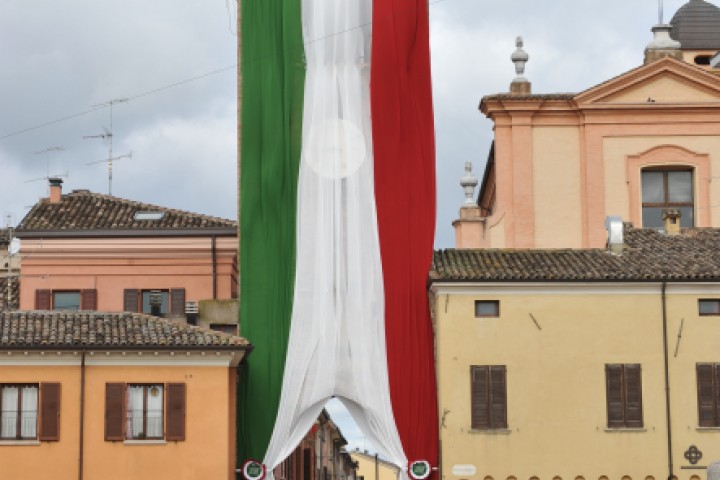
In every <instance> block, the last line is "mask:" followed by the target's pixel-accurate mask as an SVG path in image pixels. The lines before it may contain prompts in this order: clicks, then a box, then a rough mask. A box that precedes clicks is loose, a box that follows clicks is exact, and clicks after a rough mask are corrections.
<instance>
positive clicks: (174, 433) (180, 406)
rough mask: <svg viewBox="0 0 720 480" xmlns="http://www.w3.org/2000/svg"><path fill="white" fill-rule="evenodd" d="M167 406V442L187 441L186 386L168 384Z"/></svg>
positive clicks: (182, 384)
mask: <svg viewBox="0 0 720 480" xmlns="http://www.w3.org/2000/svg"><path fill="white" fill-rule="evenodd" d="M166 389H167V395H166V406H165V420H166V421H165V424H166V425H167V427H166V428H167V431H166V432H165V438H166V439H167V440H173V441H181V440H185V384H184V383H168V385H167V387H166Z"/></svg>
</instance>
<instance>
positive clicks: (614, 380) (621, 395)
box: [605, 365, 625, 428]
mask: <svg viewBox="0 0 720 480" xmlns="http://www.w3.org/2000/svg"><path fill="white" fill-rule="evenodd" d="M605 383H606V389H607V417H608V428H619V427H624V426H625V392H624V391H623V374H622V365H605Z"/></svg>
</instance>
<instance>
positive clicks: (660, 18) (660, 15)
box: [658, 0, 665, 25]
mask: <svg viewBox="0 0 720 480" xmlns="http://www.w3.org/2000/svg"><path fill="white" fill-rule="evenodd" d="M664 17H665V15H664V14H663V0H658V25H662V24H663V23H664V20H665V18H664Z"/></svg>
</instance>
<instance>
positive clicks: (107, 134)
mask: <svg viewBox="0 0 720 480" xmlns="http://www.w3.org/2000/svg"><path fill="white" fill-rule="evenodd" d="M129 101H130V99H129V98H114V99H112V100H110V101H107V102H105V103H98V104H96V105H93V107H96V108H102V107H110V129H109V130H108V129H107V128H105V127H103V130H105V133H100V134H98V135H87V136H84V137H83V138H84V139H89V138H100V139H102V140H107V141H108V158H107V159H106V160H98V161H97V162H90V163H88V164H87V165H94V164H96V163H107V166H108V195H112V165H113V160H120V159H121V158H132V152H130V153H129V154H126V155H120V156H117V157H113V106H114V105H115V104H116V103H126V102H129Z"/></svg>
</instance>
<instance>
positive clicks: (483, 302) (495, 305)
mask: <svg viewBox="0 0 720 480" xmlns="http://www.w3.org/2000/svg"><path fill="white" fill-rule="evenodd" d="M480 305H492V306H493V310H494V312H493V313H491V314H481V313H478V306H480ZM499 317H500V300H475V318H499Z"/></svg>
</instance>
